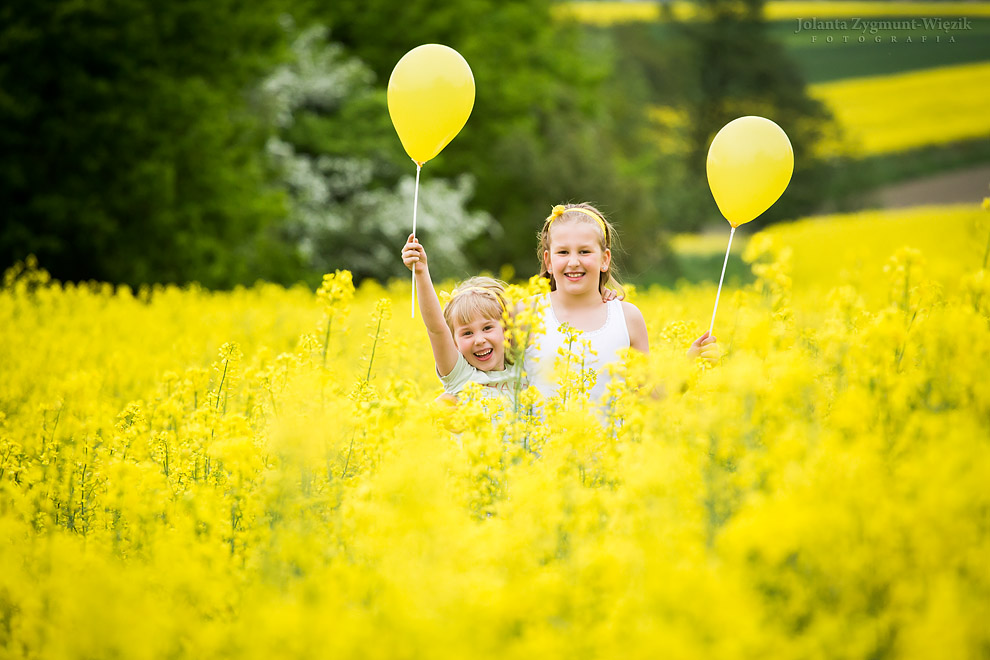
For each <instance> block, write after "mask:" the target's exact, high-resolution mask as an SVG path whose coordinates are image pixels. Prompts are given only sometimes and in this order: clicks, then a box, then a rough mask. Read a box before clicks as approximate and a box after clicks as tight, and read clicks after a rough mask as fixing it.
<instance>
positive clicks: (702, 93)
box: [614, 0, 841, 231]
mask: <svg viewBox="0 0 990 660" xmlns="http://www.w3.org/2000/svg"><path fill="white" fill-rule="evenodd" d="M763 5H764V0H702V1H701V2H700V3H699V11H700V16H699V18H698V19H697V20H691V21H684V22H676V21H673V20H671V21H668V22H667V23H660V24H652V25H651V24H639V25H631V24H630V25H623V26H619V27H617V28H615V30H614V37H615V41H616V44H617V48H619V49H620V51H621V52H622V62H623V64H622V68H623V69H625V70H628V69H638V70H639V71H641V73H642V75H643V76H644V77H645V78H646V79H647V81H648V85H649V89H650V90H651V92H652V93H653V95H654V96H653V98H652V103H654V104H657V105H660V106H663V108H664V110H666V111H669V113H670V117H671V118H672V119H671V120H670V121H668V122H667V123H665V124H664V125H663V126H662V131H663V132H664V133H665V135H664V138H665V141H666V142H667V143H668V144H673V145H674V146H673V147H672V149H673V151H674V152H675V153H676V154H678V155H679V157H680V159H681V162H682V166H681V167H673V168H670V169H669V170H668V172H667V174H668V176H667V177H666V178H665V180H664V182H663V184H662V188H663V190H662V192H661V194H660V195H659V202H658V203H659V205H660V207H661V209H662V215H663V217H664V218H665V221H666V224H668V226H670V227H671V228H674V229H677V230H681V231H684V230H696V229H699V228H701V227H703V226H704V225H706V224H711V223H712V222H717V221H718V218H721V215H720V214H719V211H718V207H717V206H716V205H715V201H714V199H713V198H712V196H711V192H710V191H709V189H708V179H707V173H706V161H707V157H708V147H709V145H710V144H711V141H712V139H713V138H714V137H715V134H716V133H717V132H718V130H719V129H720V128H722V126H724V125H725V124H727V123H728V122H729V121H731V120H733V119H735V118H737V117H741V116H744V115H759V116H763V117H767V118H768V119H771V120H773V121H774V122H776V123H777V124H778V125H780V127H781V128H783V129H784V131H785V132H786V133H787V135H788V138H789V139H790V141H791V144H792V146H793V147H794V162H795V171H794V176H793V178H792V180H791V183H790V185H789V186H788V189H787V191H786V192H785V193H784V195H783V196H782V197H781V199H780V200H779V201H778V202H777V203H776V204H774V206H773V207H771V209H770V210H769V211H767V212H766V213H765V214H764V215H762V216H761V221H762V222H773V221H776V220H782V219H791V218H795V217H798V216H800V215H803V214H807V213H810V212H813V211H815V210H816V209H817V208H819V207H820V205H821V204H822V203H823V202H824V201H825V200H826V199H827V196H828V195H829V191H830V181H831V180H832V179H833V178H834V176H835V174H836V172H837V171H838V170H839V168H840V167H841V163H840V162H839V161H838V160H837V158H838V157H837V156H834V155H827V151H828V147H827V145H829V144H835V143H837V142H838V136H839V129H838V126H837V124H836V123H835V122H834V121H833V119H832V117H831V115H830V113H829V112H828V110H827V109H826V108H825V106H824V105H823V104H821V103H820V102H819V101H817V100H815V99H813V98H811V97H810V96H808V94H807V92H806V89H805V83H804V80H803V78H802V76H801V73H800V70H799V69H798V66H797V64H796V63H795V62H793V61H792V60H791V59H790V58H789V57H788V55H787V53H786V51H785V50H784V49H783V47H782V46H781V44H779V43H777V42H776V41H774V40H773V39H772V38H771V37H770V35H769V33H768V30H767V27H766V23H765V21H764V20H763V13H762V12H763Z"/></svg>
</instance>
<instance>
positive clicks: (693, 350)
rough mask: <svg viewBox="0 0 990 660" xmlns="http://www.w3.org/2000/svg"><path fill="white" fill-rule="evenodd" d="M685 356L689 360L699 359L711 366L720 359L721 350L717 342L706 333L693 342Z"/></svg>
mask: <svg viewBox="0 0 990 660" xmlns="http://www.w3.org/2000/svg"><path fill="white" fill-rule="evenodd" d="M687 354H688V357H690V358H701V359H703V360H705V361H706V362H708V364H712V365H715V364H718V363H719V360H721V359H722V350H721V349H720V348H719V346H718V342H717V341H716V340H715V337H712V336H711V335H710V334H708V333H707V332H706V333H705V334H703V335H701V336H700V337H698V338H697V339H695V340H694V343H692V344H691V347H690V348H689V349H688V351H687Z"/></svg>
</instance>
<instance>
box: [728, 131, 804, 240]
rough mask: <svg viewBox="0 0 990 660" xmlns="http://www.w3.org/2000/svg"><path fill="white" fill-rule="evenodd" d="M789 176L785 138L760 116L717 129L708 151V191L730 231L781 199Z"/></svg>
mask: <svg viewBox="0 0 990 660" xmlns="http://www.w3.org/2000/svg"><path fill="white" fill-rule="evenodd" d="M793 172H794V150H793V149H792V148H791V141H790V140H788V139H787V134H786V133H784V131H783V130H782V129H781V128H780V126H778V125H777V124H775V123H773V122H772V121H770V120H769V119H765V118H764V117H754V116H748V117H740V118H738V119H733V120H732V121H730V122H729V123H728V124H726V125H725V126H723V127H722V130H720V131H719V132H718V133H717V134H716V135H715V139H714V140H712V145H711V146H710V147H709V148H708V186H709V187H710V188H711V190H712V196H713V197H715V203H716V204H718V209H719V210H720V211H721V212H722V215H724V216H725V219H726V220H728V221H729V224H730V225H732V226H733V227H738V226H739V225H741V224H743V223H745V222H749V221H750V220H752V219H753V218H755V217H756V216H758V215H760V214H761V213H763V212H764V211H766V210H767V209H768V208H770V207H771V206H773V203H774V202H776V201H777V199H779V198H780V196H781V195H782V194H783V193H784V190H785V189H786V188H787V184H788V183H790V181H791V174H792V173H793Z"/></svg>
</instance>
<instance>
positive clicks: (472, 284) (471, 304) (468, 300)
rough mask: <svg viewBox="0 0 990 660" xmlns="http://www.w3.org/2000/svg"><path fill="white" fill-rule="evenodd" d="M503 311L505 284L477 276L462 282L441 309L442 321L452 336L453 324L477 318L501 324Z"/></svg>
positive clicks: (490, 278)
mask: <svg viewBox="0 0 990 660" xmlns="http://www.w3.org/2000/svg"><path fill="white" fill-rule="evenodd" d="M504 311H505V282H502V281H501V280H496V279H495V278H494V277H485V276H481V275H479V276H477V277H469V278H468V279H466V280H464V281H463V282H461V283H460V284H458V285H457V288H456V289H454V290H453V292H451V294H450V302H448V303H447V305H446V307H444V308H443V320H444V321H446V322H447V327H448V328H450V332H451V334H453V332H454V324H455V323H460V324H466V323H471V322H472V321H473V320H474V319H477V318H483V319H493V320H496V321H498V322H499V323H501V322H502V313H503V312H504Z"/></svg>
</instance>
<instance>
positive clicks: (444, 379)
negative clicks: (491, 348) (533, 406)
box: [440, 353, 528, 410]
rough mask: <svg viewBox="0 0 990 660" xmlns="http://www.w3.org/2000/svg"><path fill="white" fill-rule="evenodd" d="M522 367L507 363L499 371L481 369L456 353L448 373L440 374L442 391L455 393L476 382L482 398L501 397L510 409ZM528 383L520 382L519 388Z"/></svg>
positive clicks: (513, 401)
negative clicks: (504, 367) (454, 360)
mask: <svg viewBox="0 0 990 660" xmlns="http://www.w3.org/2000/svg"><path fill="white" fill-rule="evenodd" d="M521 374H522V369H521V367H520V366H519V365H508V367H507V368H506V369H502V370H501V371H482V370H481V369H477V368H475V367H472V366H471V365H470V364H468V361H467V360H466V359H464V356H463V355H461V354H460V353H458V354H457V363H456V364H454V368H453V369H451V370H450V373H449V374H447V375H446V376H440V382H441V383H443V391H444V392H445V393H447V394H454V395H457V394H458V393H460V391H461V390H463V389H464V386H465V385H467V384H468V383H478V384H479V385H481V386H482V388H481V396H482V398H484V399H501V400H502V402H503V403H504V405H506V406H507V407H508V409H510V410H511V408H512V406H513V404H514V403H515V387H516V380H517V379H518V378H520V376H521ZM527 385H528V383H526V382H522V383H521V387H520V389H525V388H526V386H527Z"/></svg>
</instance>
